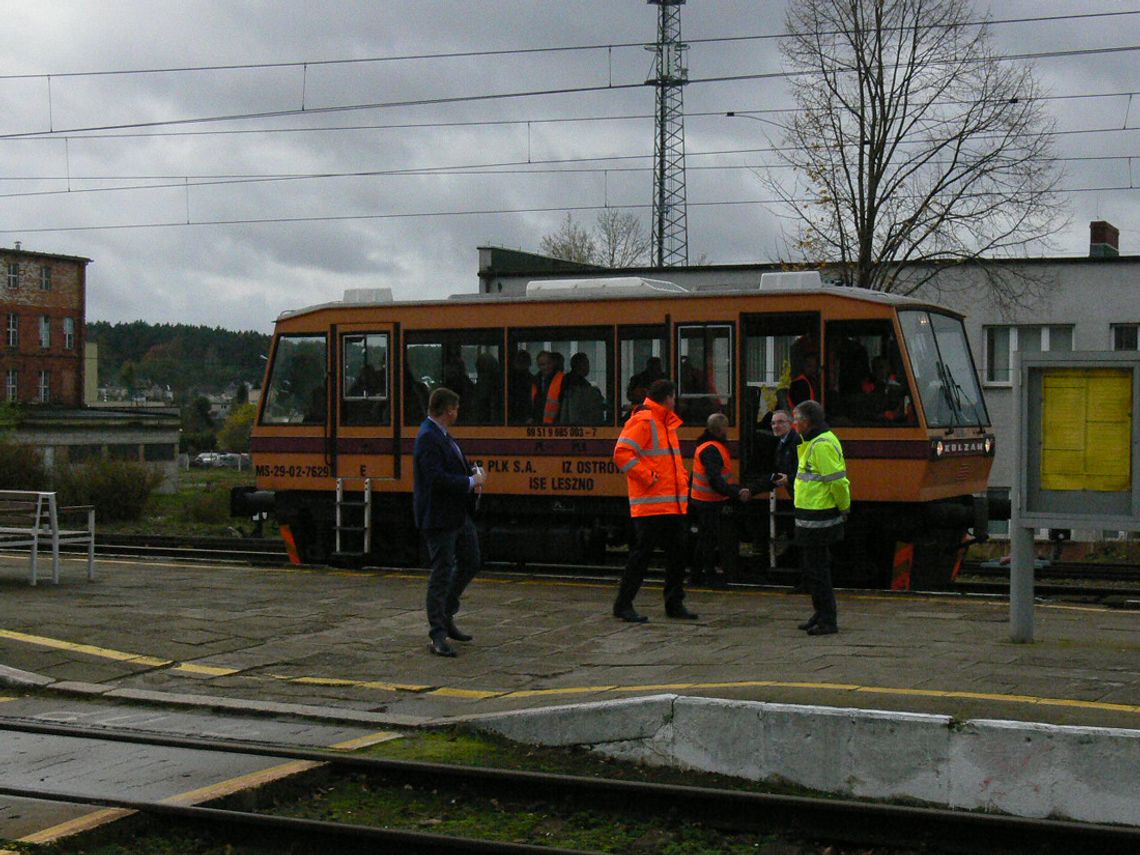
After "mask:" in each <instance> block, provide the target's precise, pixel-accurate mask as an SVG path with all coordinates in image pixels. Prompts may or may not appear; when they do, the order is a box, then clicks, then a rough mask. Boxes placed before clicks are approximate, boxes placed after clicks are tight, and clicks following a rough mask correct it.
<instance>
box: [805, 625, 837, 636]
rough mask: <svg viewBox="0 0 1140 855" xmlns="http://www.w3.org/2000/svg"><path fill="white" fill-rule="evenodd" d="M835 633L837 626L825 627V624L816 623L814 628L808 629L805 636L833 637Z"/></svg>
mask: <svg viewBox="0 0 1140 855" xmlns="http://www.w3.org/2000/svg"><path fill="white" fill-rule="evenodd" d="M837 632H839V627H837V626H827V625H826V624H822V623H817V624H816V625H815V626H813V627H812V628H811V629H809V630H808V631H807V634H808V635H835V633H837Z"/></svg>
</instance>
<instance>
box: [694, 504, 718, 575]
mask: <svg viewBox="0 0 1140 855" xmlns="http://www.w3.org/2000/svg"><path fill="white" fill-rule="evenodd" d="M724 505H725V503H724V502H694V501H692V500H690V501H689V516H690V517H691V518H692V520H693V522H695V523H696V524H697V548H696V550H695V551H694V554H693V571H694V572H695V573H696V574H697V575H703V576H707V577H711V576H712V575H713V573H715V572H716V550H717V546H718V545H719V544H720V515H721V511H722V510H723V509H724Z"/></svg>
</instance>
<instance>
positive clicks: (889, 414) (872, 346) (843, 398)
mask: <svg viewBox="0 0 1140 855" xmlns="http://www.w3.org/2000/svg"><path fill="white" fill-rule="evenodd" d="M827 365H828V366H829V371H828V385H827V420H828V421H829V422H831V423H832V424H835V425H859V426H865V427H870V426H877V427H889V426H895V425H914V424H916V423H917V417H916V415H915V409H914V404H913V400H912V397H911V394H910V388H909V386H908V385H907V379H906V371H905V369H904V368H903V362H902V354H901V353H900V351H899V343H898V339H897V338H896V337H895V331H894V327H893V326H892V325H891V322H890V321H886V320H879V321H874V320H872V321H831V322H829V323H828V324H827Z"/></svg>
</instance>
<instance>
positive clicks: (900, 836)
mask: <svg viewBox="0 0 1140 855" xmlns="http://www.w3.org/2000/svg"><path fill="white" fill-rule="evenodd" d="M4 731H8V732H20V733H34V734H40V735H47V736H52V737H58V738H61V739H66V738H82V739H98V740H109V741H115V742H123V743H132V744H142V745H147V746H154V747H170V748H181V749H192V750H196V751H214V752H221V753H230V754H234V753H238V754H253V755H257V756H261V757H268V758H281V759H288V760H304V761H310V762H314V763H318V764H321V767H322V772H323V773H325V774H328V773H332V774H333V775H334V776H335V775H342V776H365V777H366V778H367V779H368V781H369V783H370V786H373V787H391V788H400V789H407V788H408V787H421V786H422V787H430V788H432V789H435V790H440V791H447V790H451V789H456V790H461V789H463V788H467V789H468V790H475V791H477V792H479V793H480V794H483V795H488V794H492V795H493V794H498V795H499V796H500V797H504V798H506V797H515V796H518V797H521V798H522V799H523V800H524V801H525V802H526V803H528V804H533V803H534V802H536V801H541V802H542V803H544V804H545V805H547V806H549V807H550V809H551V810H553V811H555V812H557V811H558V810H565V809H570V808H571V806H573V808H575V809H582V808H585V809H588V810H590V811H592V812H598V813H603V814H607V815H617V816H618V817H620V816H621V815H622V814H623V812H633V811H637V812H639V813H641V814H642V815H644V814H646V813H647V812H648V813H650V814H651V815H653V816H660V817H664V816H668V817H670V818H671V819H672V820H674V821H682V822H685V823H690V822H691V823H700V824H703V825H705V826H709V827H712V828H716V829H718V830H721V831H726V832H762V833H778V834H782V835H789V836H791V837H793V838H797V839H806V840H812V841H827V842H839V843H846V844H853V845H857V846H891V847H899V848H915V849H921V850H922V851H925V852H971V853H1006V852H1009V853H1013V852H1037V853H1053V852H1055V853H1065V855H1076V853H1083V852H1096V853H1099V855H1111V853H1116V852H1121V853H1124V852H1128V853H1132V852H1136V851H1140V828H1129V827H1122V826H1106V825H1099V824H1088V823H1076V822H1065V821H1058V820H1038V819H1025V818H1019V817H1010V816H1003V815H994V814H983V813H972V812H965V811H953V810H944V809H937V808H919V807H909V806H901V805H890V804H880V803H871V802H859V801H853V800H845V799H818V798H810V797H804V796H789V795H774V794H769V793H755V792H748V791H742V790H731V789H723V788H706V787H694V786H677V785H671V784H657V783H645V782H639V781H626V780H614V779H609V778H594V777H579V776H571V775H560V774H548V773H543V772H527V771H517V770H504V769H492V768H476V767H469V766H452V765H447V764H440V763H420V762H412V761H398V760H387V759H381V758H374V757H360V756H354V755H345V754H343V753H338V752H332V751H322V750H311V749H301V748H285V747H280V746H276V745H267V744H264V743H247V742H235V741H231V740H217V739H206V738H193V737H174V736H160V735H156V734H151V733H141V732H138V731H125V730H115V729H111V728H103V727H78V726H74V725H55V724H45V723H41V722H33V721H10V722H5V723H4V724H3V725H2V726H0V732H4ZM0 795H7V796H18V797H22V798H34V799H44V800H50V801H64V802H70V803H82V804H92V805H100V806H104V807H115V808H122V809H126V810H132V811H138V812H140V813H143V814H145V815H147V816H151V817H155V818H159V819H161V820H163V821H165V822H175V823H178V824H180V825H186V824H190V825H192V826H193V827H194V829H195V830H196V831H208V832H211V833H213V834H215V835H218V836H220V837H222V838H223V839H225V840H226V841H227V842H238V841H247V840H249V841H256V842H257V843H258V844H259V845H262V846H265V845H269V846H270V847H272V846H273V845H274V842H275V841H281V842H283V843H285V842H287V843H288V845H289V847H291V848H289V851H330V852H332V851H335V852H358V851H359V852H375V851H388V848H379V847H389V848H391V847H396V846H399V847H400V849H401V851H404V852H407V853H413V852H425V853H469V852H502V853H508V855H509V853H538V852H543V853H548V855H550V853H554V855H557V853H569V852H573V851H575V850H567V849H555V848H552V847H547V846H533V845H529V844H518V843H509V842H502V841H487V840H474V839H470V838H457V837H450V836H445V835H438V834H426V833H421V832H414V831H407V830H400V829H392V828H379V827H373V826H363V825H348V824H342V823H332V822H325V821H315V820H307V819H297V818H292V817H285V816H278V815H273V814H268V813H260V812H254V811H246V810H234V809H226V808H219V807H187V806H178V805H172V804H168V803H162V802H151V801H139V800H127V799H116V798H110V797H105V796H91V795H85V794H81V793H75V792H70V793H69V792H61V791H58V790H53V789H51V788H42V789H29V788H15V787H2V786H0ZM601 821H602V822H605V820H604V819H602V820H601Z"/></svg>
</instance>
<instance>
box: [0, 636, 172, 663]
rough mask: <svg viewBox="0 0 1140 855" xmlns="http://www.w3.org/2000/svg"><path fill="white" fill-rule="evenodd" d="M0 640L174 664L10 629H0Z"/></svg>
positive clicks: (105, 657)
mask: <svg viewBox="0 0 1140 855" xmlns="http://www.w3.org/2000/svg"><path fill="white" fill-rule="evenodd" d="M0 638H7V639H9V640H11V641H22V642H24V643H25V644H35V645H37V646H39V647H51V648H53V649H55V650H68V651H71V652H72V653H85V654H87V655H88V656H97V657H99V658H100V659H113V660H115V661H116V662H130V663H133V664H137V665H150V666H152V667H155V668H162V667H164V666H167V665H173V664H174V663H173V662H172V661H171V660H170V659H156V658H154V657H153V656H144V655H142V654H141V653H125V652H123V651H122V650H112V649H111V648H109V647H96V646H95V645H92V644H79V643H77V642H74V641H62V640H60V639H58V638H48V637H47V636H43V635H31V634H29V633H26V632H15V631H14V630H10V629H0Z"/></svg>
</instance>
